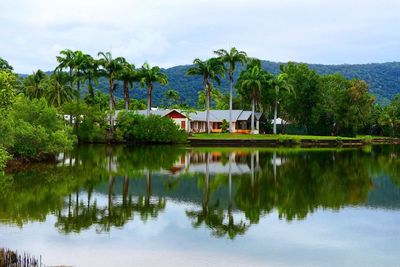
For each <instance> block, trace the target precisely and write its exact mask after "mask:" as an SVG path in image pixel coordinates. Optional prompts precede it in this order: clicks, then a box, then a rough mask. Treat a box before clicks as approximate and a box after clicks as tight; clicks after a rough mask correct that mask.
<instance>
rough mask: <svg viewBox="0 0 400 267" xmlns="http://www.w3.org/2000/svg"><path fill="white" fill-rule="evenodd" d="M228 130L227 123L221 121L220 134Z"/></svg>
mask: <svg viewBox="0 0 400 267" xmlns="http://www.w3.org/2000/svg"><path fill="white" fill-rule="evenodd" d="M228 128H229V123H228V122H227V121H226V120H225V119H223V120H222V124H221V133H227V132H228Z"/></svg>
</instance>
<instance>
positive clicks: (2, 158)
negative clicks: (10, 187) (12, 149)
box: [0, 146, 11, 175]
mask: <svg viewBox="0 0 400 267" xmlns="http://www.w3.org/2000/svg"><path fill="white" fill-rule="evenodd" d="M10 158H11V156H10V155H9V154H8V153H7V151H6V150H5V149H4V148H2V147H1V146H0V175H1V172H2V170H3V169H4V167H5V166H6V163H7V160H9V159H10Z"/></svg>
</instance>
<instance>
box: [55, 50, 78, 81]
mask: <svg viewBox="0 0 400 267" xmlns="http://www.w3.org/2000/svg"><path fill="white" fill-rule="evenodd" d="M74 58H75V54H74V51H72V50H71V49H65V50H61V51H60V56H57V61H58V63H59V64H58V66H57V67H56V69H55V71H62V70H64V69H68V70H69V82H70V85H71V87H72V86H73V80H74V79H73V70H74Z"/></svg>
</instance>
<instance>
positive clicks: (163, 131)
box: [117, 112, 187, 143]
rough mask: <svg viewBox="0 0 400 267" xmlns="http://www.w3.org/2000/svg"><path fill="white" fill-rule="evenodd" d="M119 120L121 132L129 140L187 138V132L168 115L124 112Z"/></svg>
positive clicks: (149, 141)
mask: <svg viewBox="0 0 400 267" xmlns="http://www.w3.org/2000/svg"><path fill="white" fill-rule="evenodd" d="M117 122H118V124H117V129H118V131H120V132H119V134H120V135H122V136H123V138H124V140H125V141H127V142H139V143H182V142H184V141H186V139H187V133H186V132H185V131H184V130H181V129H179V126H178V125H176V124H175V122H174V121H173V120H171V119H170V118H166V117H161V116H157V115H150V116H143V115H138V114H135V113H134V112H122V113H120V114H119V116H118V119H117Z"/></svg>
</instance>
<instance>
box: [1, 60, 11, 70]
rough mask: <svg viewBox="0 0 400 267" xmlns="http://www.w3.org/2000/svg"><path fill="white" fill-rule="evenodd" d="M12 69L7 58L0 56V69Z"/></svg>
mask: <svg viewBox="0 0 400 267" xmlns="http://www.w3.org/2000/svg"><path fill="white" fill-rule="evenodd" d="M4 70H5V71H13V67H12V66H11V65H10V64H8V62H7V60H5V59H3V58H1V57H0V71H4Z"/></svg>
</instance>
